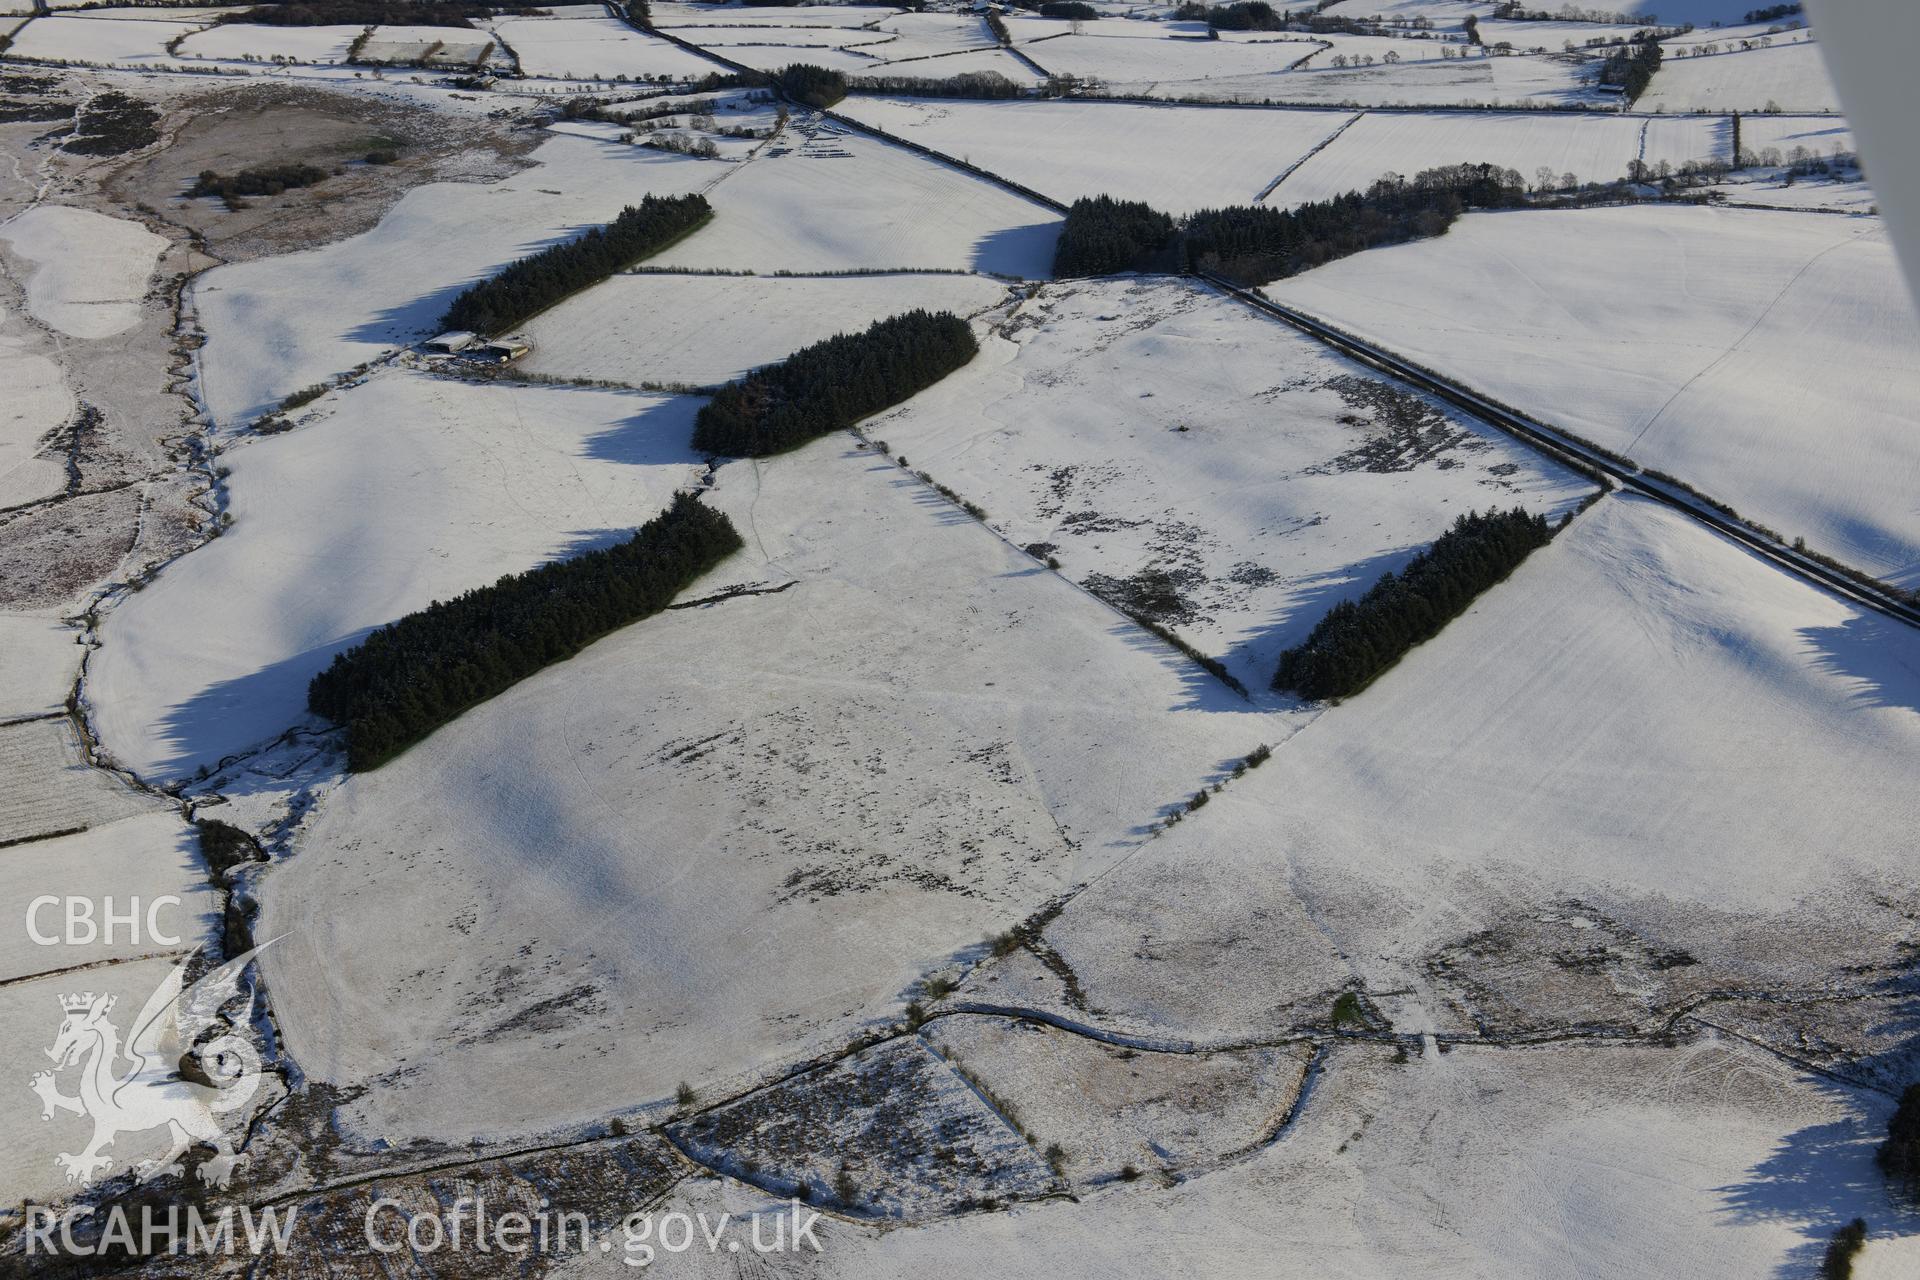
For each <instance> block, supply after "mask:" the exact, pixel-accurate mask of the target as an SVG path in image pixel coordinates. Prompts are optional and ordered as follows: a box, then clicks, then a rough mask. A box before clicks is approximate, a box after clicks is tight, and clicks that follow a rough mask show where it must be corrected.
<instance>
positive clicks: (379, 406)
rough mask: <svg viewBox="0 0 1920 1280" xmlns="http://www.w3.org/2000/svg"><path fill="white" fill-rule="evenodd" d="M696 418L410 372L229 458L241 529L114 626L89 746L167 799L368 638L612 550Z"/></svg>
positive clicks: (680, 478) (164, 579) (264, 726)
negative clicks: (593, 551)
mask: <svg viewBox="0 0 1920 1280" xmlns="http://www.w3.org/2000/svg"><path fill="white" fill-rule="evenodd" d="M694 407H695V406H694V404H693V403H692V402H690V401H687V400H683V399H677V398H672V397H665V396H656V395H645V394H640V393H635V392H622V391H604V390H593V389H583V388H575V387H542V386H534V387H528V386H477V385H473V384H470V383H464V382H457V381H451V380H446V379H440V378H433V377H428V376H425V375H422V374H418V373H411V372H406V371H392V372H385V373H381V374H379V375H377V376H375V377H373V378H372V379H370V380H369V381H368V382H367V383H366V384H365V385H363V386H360V387H356V388H353V389H352V390H349V391H345V392H340V393H336V394H335V395H333V396H331V397H329V398H328V399H327V400H325V401H323V402H321V404H320V406H318V412H317V413H315V414H314V415H313V417H312V418H311V420H308V421H306V422H305V424H304V425H303V426H301V427H300V428H298V429H297V430H294V431H292V432H290V433H287V434H285V435H275V436H267V437H261V438H257V439H253V440H250V441H248V442H247V443H246V444H245V445H243V446H241V447H239V448H236V449H233V450H230V451H229V452H228V453H227V454H226V455H224V456H223V458H222V462H223V465H226V466H229V467H231V468H232V472H233V474H232V476H231V478H230V481H229V483H230V486H231V492H232V501H231V506H230V510H231V511H232V512H233V515H234V525H233V527H232V529H230V530H228V531H227V532H226V533H225V534H224V535H223V536H222V537H220V538H219V539H217V540H216V541H215V542H213V543H212V544H210V545H209V546H207V547H205V548H203V549H202V550H200V551H197V552H195V553H194V554H192V555H190V556H188V557H186V558H185V559H183V560H181V561H180V562H179V563H177V564H175V565H173V566H172V567H170V568H169V569H168V570H167V571H166V572H165V573H163V574H161V576H160V577H159V579H158V580H156V581H155V582H154V583H153V584H152V585H151V586H149V587H148V588H147V589H146V590H145V591H142V592H140V593H139V594H138V595H136V596H133V597H131V598H130V599H128V600H127V601H126V602H125V603H124V604H122V605H121V606H120V607H119V608H117V609H116V610H114V612H113V614H112V616H111V617H110V619H109V620H108V623H107V627H106V634H107V636H108V637H109V642H108V644H107V645H106V647H105V648H103V649H102V650H101V651H100V653H99V654H97V655H96V656H95V658H94V661H93V664H92V666H91V668H90V678H89V680H88V686H87V695H88V698H89V701H90V702H92V703H93V705H94V706H95V707H96V708H97V717H98V719H97V723H98V726H99V730H98V731H99V733H100V735H101V737H102V739H103V741H105V742H106V743H107V744H108V746H109V749H110V750H112V751H113V752H114V753H115V755H116V756H117V757H118V758H119V759H121V760H122V761H123V762H124V763H126V764H127V765H128V766H129V767H131V768H132V769H134V770H135V771H136V772H138V773H140V774H141V775H142V776H145V777H154V778H159V779H172V778H178V777H181V776H183V775H185V774H187V773H191V772H192V771H193V770H194V769H195V768H196V767H198V766H199V765H201V764H207V763H214V762H217V761H218V760H219V759H220V758H221V757H222V756H224V755H228V754H231V753H234V752H237V751H240V750H242V749H244V748H247V747H251V746H254V745H257V744H259V743H261V742H263V741H264V740H267V739H270V738H273V737H274V736H276V735H278V734H280V733H282V732H283V731H285V730H287V729H289V728H292V727H293V726H294V725H296V724H302V723H305V722H306V719H307V717H306V687H307V682H308V680H310V679H311V678H312V677H313V675H314V673H315V672H317V671H319V670H320V668H322V667H324V666H325V665H326V664H327V663H328V662H329V661H331V660H332V657H333V655H334V654H335V653H337V652H339V651H340V650H342V649H344V648H346V647H348V646H349V645H351V644H354V643H356V642H357V641H358V640H359V639H360V638H361V637H362V636H363V635H364V634H365V633H366V632H367V631H368V630H369V629H371V628H373V627H377V626H380V625H381V624H383V623H387V622H391V621H393V620H394V619H395V618H397V617H399V616H401V615H402V614H405V613H408V612H411V611H412V610H415V609H419V608H423V607H424V606H425V605H427V604H428V603H429V602H430V601H433V600H436V599H444V598H446V597H448V596H451V595H455V594H457V593H459V592H461V591H464V590H467V589H468V588H471V587H477V586H481V585H484V584H486V583H489V582H492V581H493V580H494V579H495V578H497V577H499V576H500V575H501V574H503V573H514V572H518V571H520V570H522V569H527V568H530V567H532V566H533V565H535V564H539V563H541V562H542V561H545V560H549V559H552V558H555V557H558V556H563V555H567V554H571V553H574V552H578V551H581V550H585V549H588V548H590V547H595V546H601V545H605V544H607V543H609V542H612V541H615V540H618V539H620V538H622V537H624V536H625V535H626V534H627V533H629V532H630V531H631V530H632V529H633V528H634V527H635V526H637V525H639V524H641V523H643V522H644V521H646V520H647V519H649V518H650V517H652V516H653V515H654V514H655V513H656V512H658V511H659V510H660V509H661V508H663V507H665V506H666V505H667V502H668V500H669V499H670V498H671V497H672V495H673V491H674V489H676V488H677V487H679V486H680V485H683V484H686V483H688V482H689V481H690V480H691V479H692V478H693V476H694V474H695V472H696V470H697V460H696V458H695V457H694V455H693V454H692V452H691V450H690V449H689V446H688V440H689V436H690V434H691V431H692V414H693V409H694Z"/></svg>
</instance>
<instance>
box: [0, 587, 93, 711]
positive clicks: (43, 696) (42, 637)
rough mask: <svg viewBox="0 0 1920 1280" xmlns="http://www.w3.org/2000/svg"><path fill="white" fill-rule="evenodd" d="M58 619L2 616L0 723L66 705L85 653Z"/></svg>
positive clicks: (72, 634)
mask: <svg viewBox="0 0 1920 1280" xmlns="http://www.w3.org/2000/svg"><path fill="white" fill-rule="evenodd" d="M78 639H79V637H78V636H77V635H76V633H75V629H74V628H73V627H72V626H69V625H68V624H67V623H66V622H64V621H62V620H61V619H59V618H51V617H44V616H38V615H34V614H25V613H0V649H3V650H5V652H6V655H7V661H6V663H5V664H4V665H0V720H17V719H20V718H22V717H24V716H45V715H53V714H54V713H56V712H58V711H59V710H60V709H61V708H62V707H63V706H64V705H66V700H67V691H68V690H70V689H72V688H73V677H74V673H75V672H77V671H78V670H79V669H80V657H81V654H82V653H84V652H85V651H84V650H83V649H81V647H80V645H79V643H78Z"/></svg>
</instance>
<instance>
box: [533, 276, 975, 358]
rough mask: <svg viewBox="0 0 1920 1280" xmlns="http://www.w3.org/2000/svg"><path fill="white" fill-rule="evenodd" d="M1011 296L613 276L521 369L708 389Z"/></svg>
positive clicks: (951, 281) (853, 282)
mask: <svg viewBox="0 0 1920 1280" xmlns="http://www.w3.org/2000/svg"><path fill="white" fill-rule="evenodd" d="M1006 296H1007V286H1006V285H1005V284H1004V283H1002V282H1001V281H998V280H993V279H989V278H986V277H983V276H971V275H967V276H963V275H917V274H909V275H889V276H833V277H819V278H768V277H764V276H682V275H655V274H651V273H640V274H634V275H620V276H615V277H614V278H613V279H611V280H609V281H607V282H606V283H605V284H601V285H596V286H595V287H593V288H592V289H589V290H587V291H586V292H585V293H583V294H580V295H579V296H578V297H575V298H571V299H569V300H568V301H566V302H564V303H562V304H561V305H560V306H558V307H556V308H554V309H553V310H552V311H549V312H547V313H546V314H545V315H543V316H541V317H539V318H538V319H536V320H535V321H534V322H533V323H532V324H531V325H530V326H528V328H527V329H526V334H527V337H528V338H529V339H530V340H531V341H532V343H533V347H534V350H533V354H532V355H531V356H529V357H527V359H526V360H525V361H524V362H523V367H524V368H526V369H527V370H528V371H529V372H533V373H539V374H557V375H561V376H571V377H578V378H605V379H611V380H613V381H616V382H626V383H632V384H636V385H637V384H639V383H644V382H652V383H684V384H691V385H694V386H712V385H715V384H718V383H722V382H727V381H730V380H731V379H733V378H737V377H740V376H741V375H743V374H745V373H747V372H748V371H749V370H752V369H755V368H757V367H759V366H760V365H763V364H771V363H772V362H774V361H776V360H783V359H785V358H786V357H787V355H788V354H790V353H791V352H793V351H795V350H797V349H799V348H800V347H804V346H806V345H807V344H808V343H811V342H818V341H820V340H821V339H823V338H829V337H832V336H833V335H834V334H836V333H850V332H853V331H855V330H858V329H864V328H866V327H867V326H868V325H870V324H872V323H873V322H874V321H875V320H880V319H884V318H885V317H887V316H892V315H898V314H900V313H901V312H903V311H911V310H913V309H914V308H916V307H923V308H926V309H928V310H935V311H952V312H955V313H957V314H959V315H970V314H972V313H973V312H976V311H980V310H983V309H984V308H987V307H991V306H994V305H996V304H997V303H999V302H1001V301H1002V300H1004V299H1005V298H1006Z"/></svg>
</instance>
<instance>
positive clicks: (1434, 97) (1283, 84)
mask: <svg viewBox="0 0 1920 1280" xmlns="http://www.w3.org/2000/svg"><path fill="white" fill-rule="evenodd" d="M1053 43H1054V42H1052V41H1050V42H1048V43H1047V44H1043V45H1041V46H1040V48H1041V49H1043V50H1044V49H1048V48H1051V47H1052V44H1053ZM1268 47H1269V48H1272V47H1275V46H1268ZM1328 57H1329V55H1322V56H1321V57H1319V58H1315V59H1314V60H1313V61H1312V62H1310V63H1308V64H1307V65H1306V66H1305V67H1303V68H1302V69H1300V70H1299V71H1288V72H1273V73H1269V74H1265V75H1221V74H1216V75H1213V76H1210V77H1209V78H1207V79H1205V80H1185V81H1163V82H1157V83H1153V84H1131V85H1116V86H1114V88H1115V89H1117V90H1121V91H1124V92H1128V93H1144V94H1147V95H1149V96H1151V97H1156V98H1199V99H1203V100H1206V101H1215V102H1268V101H1271V102H1283V103H1298V104H1318V105H1326V106H1365V107H1392V106H1407V107H1429V106H1430V107H1447V106H1501V105H1508V106H1511V105H1514V104H1517V103H1521V102H1549V103H1580V102H1589V101H1591V100H1592V99H1593V96H1594V95H1593V91H1592V87H1591V85H1590V83H1589V81H1590V80H1591V78H1592V77H1591V74H1590V73H1589V72H1585V71H1583V70H1582V69H1581V68H1579V67H1578V66H1575V65H1574V64H1572V63H1570V62H1567V61H1565V60H1561V59H1555V58H1542V57H1530V56H1527V55H1524V54H1521V55H1515V56H1513V57H1510V58H1459V59H1451V60H1440V61H1424V62H1402V63H1400V64H1398V65H1394V66H1388V65H1385V64H1377V65H1375V66H1371V67H1359V68H1353V67H1348V68H1340V67H1335V66H1332V65H1331V63H1330V62H1328V61H1326V60H1325V59H1326V58H1328ZM1042 62H1043V64H1044V63H1045V59H1044V56H1043V57H1042ZM1049 69H1050V70H1051V69H1052V68H1051V67H1050V66H1049Z"/></svg>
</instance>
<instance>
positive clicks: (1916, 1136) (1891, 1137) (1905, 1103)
mask: <svg viewBox="0 0 1920 1280" xmlns="http://www.w3.org/2000/svg"><path fill="white" fill-rule="evenodd" d="M1876 1158H1877V1159H1878V1160H1879V1162H1880V1171H1881V1172H1882V1173H1884V1174H1886V1175H1887V1177H1888V1178H1889V1179H1891V1180H1892V1181H1893V1183H1894V1184H1895V1185H1896V1186H1897V1187H1899V1189H1900V1190H1901V1192H1902V1193H1903V1194H1904V1195H1905V1196H1906V1197H1907V1198H1908V1199H1909V1200H1911V1201H1912V1202H1913V1203H1915V1204H1920V1084H1910V1085H1908V1086H1907V1087H1906V1090H1905V1091H1904V1092H1903V1093H1901V1095H1900V1105H1899V1106H1897V1107H1895V1108H1894V1109H1893V1118H1892V1119H1890V1120H1888V1121H1887V1139H1886V1141H1885V1142H1883V1143H1881V1144H1880V1150H1879V1152H1878V1153H1877V1156H1876Z"/></svg>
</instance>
